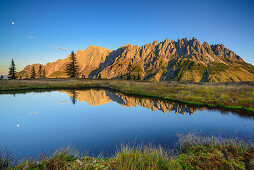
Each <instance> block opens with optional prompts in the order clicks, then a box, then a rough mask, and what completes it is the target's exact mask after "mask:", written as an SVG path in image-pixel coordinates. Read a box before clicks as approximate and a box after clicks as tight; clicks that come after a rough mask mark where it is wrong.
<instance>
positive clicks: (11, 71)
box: [8, 59, 16, 79]
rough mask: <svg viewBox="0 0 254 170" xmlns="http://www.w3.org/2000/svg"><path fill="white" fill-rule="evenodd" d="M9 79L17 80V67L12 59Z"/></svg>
mask: <svg viewBox="0 0 254 170" xmlns="http://www.w3.org/2000/svg"><path fill="white" fill-rule="evenodd" d="M8 77H9V78H10V79H16V66H15V63H14V60H13V59H11V66H10V67H9V74H8Z"/></svg>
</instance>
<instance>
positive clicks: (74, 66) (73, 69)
mask: <svg viewBox="0 0 254 170" xmlns="http://www.w3.org/2000/svg"><path fill="white" fill-rule="evenodd" d="M69 59H70V61H69V63H67V64H66V66H65V70H64V71H65V73H66V74H67V75H68V76H69V77H79V75H80V68H79V65H78V60H77V58H76V55H75V53H74V51H72V52H71V55H70V57H69Z"/></svg>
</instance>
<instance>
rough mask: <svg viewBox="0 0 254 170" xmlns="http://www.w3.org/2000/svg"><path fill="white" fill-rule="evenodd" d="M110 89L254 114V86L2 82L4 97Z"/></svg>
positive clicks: (174, 83)
mask: <svg viewBox="0 0 254 170" xmlns="http://www.w3.org/2000/svg"><path fill="white" fill-rule="evenodd" d="M94 87H96V88H108V89H112V90H117V91H119V92H122V93H125V94H135V95H140V96H147V97H158V98H162V99H168V100H172V101H178V102H183V103H187V104H191V105H198V106H208V107H221V108H227V109H236V110H243V111H248V112H254V83H253V82H247V83H243V82H242V83H178V82H145V81H128V80H103V79H102V80H100V79H36V80H0V93H6V92H8V91H13V90H14V91H15V90H35V89H82V88H94Z"/></svg>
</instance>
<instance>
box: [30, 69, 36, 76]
mask: <svg viewBox="0 0 254 170" xmlns="http://www.w3.org/2000/svg"><path fill="white" fill-rule="evenodd" d="M30 78H31V79H35V78H36V72H35V69H34V66H33V67H32V70H31V72H30Z"/></svg>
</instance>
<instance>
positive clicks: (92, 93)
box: [59, 89, 206, 115]
mask: <svg viewBox="0 0 254 170" xmlns="http://www.w3.org/2000/svg"><path fill="white" fill-rule="evenodd" d="M59 92H64V93H66V94H68V96H70V99H71V101H72V103H73V104H75V103H76V102H77V100H78V101H80V102H87V103H88V104H89V105H91V106H97V105H103V104H106V103H109V102H117V103H119V104H120V105H122V106H125V107H127V108H129V107H133V106H135V107H136V106H142V107H144V108H147V109H151V110H152V111H156V110H161V111H162V112H164V113H167V112H172V111H174V112H175V113H180V114H185V113H188V114H189V115H192V114H194V113H195V112H196V111H198V110H200V111H203V110H205V109H206V108H205V107H201V108H194V107H190V106H187V105H185V104H181V105H180V104H178V103H174V102H169V101H165V100H160V99H152V98H141V97H136V96H129V95H125V94H122V93H119V92H111V91H109V90H104V89H89V90H61V91H59Z"/></svg>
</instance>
